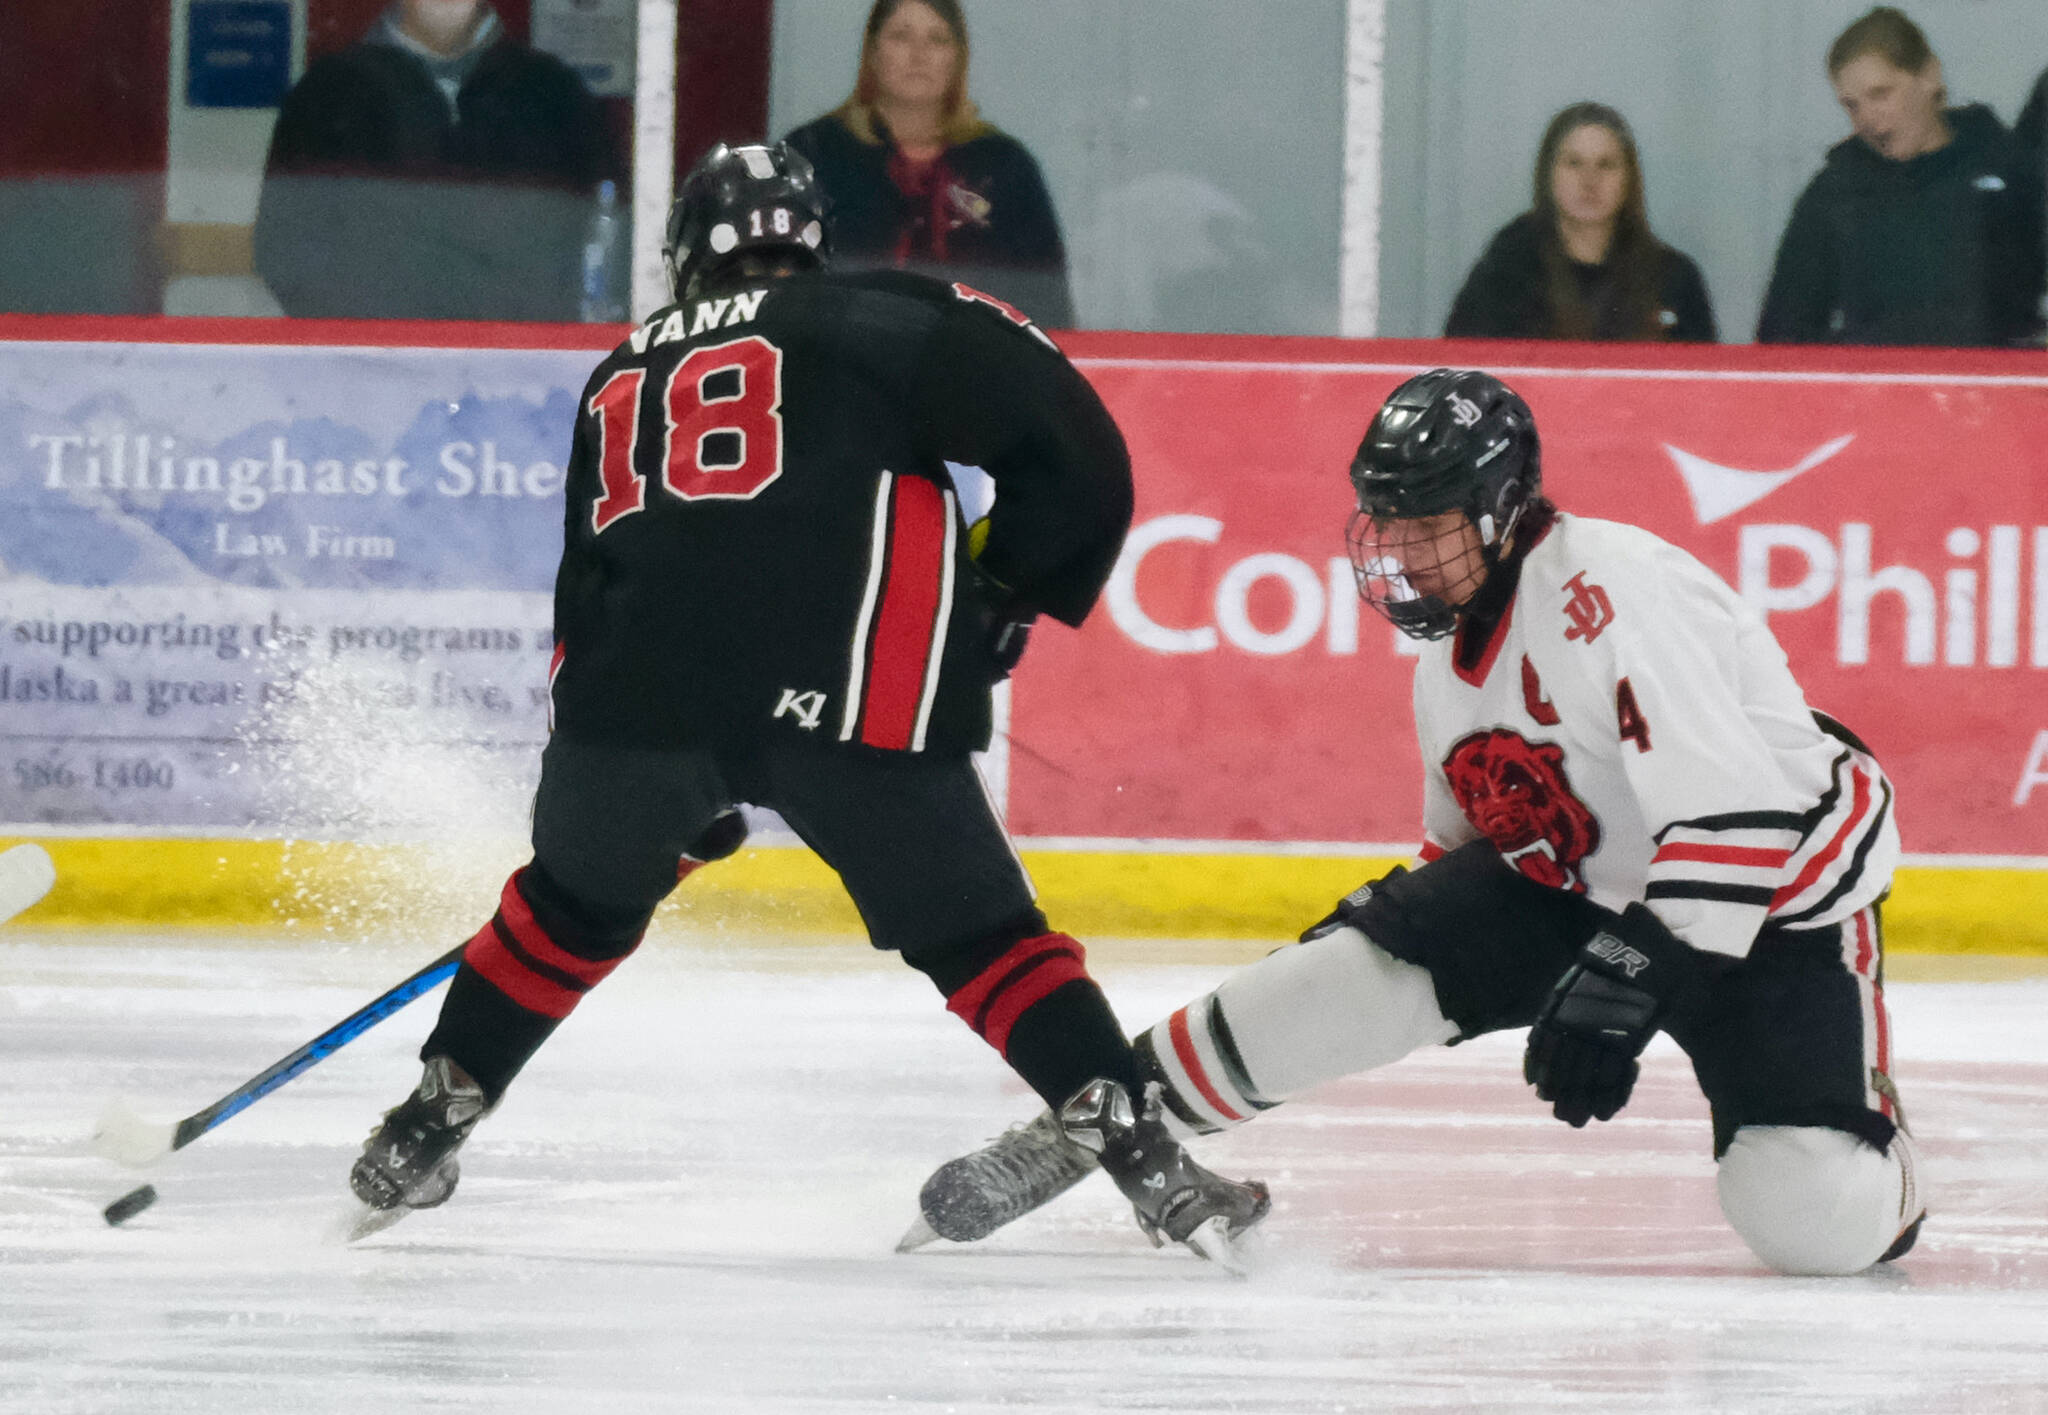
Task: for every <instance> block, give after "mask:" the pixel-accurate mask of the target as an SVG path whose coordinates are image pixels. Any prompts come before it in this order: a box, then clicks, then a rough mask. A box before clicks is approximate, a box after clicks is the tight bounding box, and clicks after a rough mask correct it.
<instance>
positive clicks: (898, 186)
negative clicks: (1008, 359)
mask: <svg viewBox="0 0 2048 1415" xmlns="http://www.w3.org/2000/svg"><path fill="white" fill-rule="evenodd" d="M786 141H787V142H788V143H789V145H790V146H791V147H793V148H796V149H797V150H798V151H799V152H801V153H803V154H804V156H806V157H808V158H809V159H810V160H811V165H812V166H813V167H815V168H816V169H817V173H818V180H819V181H820V182H821V183H822V184H823V185H824V188H825V192H826V194H827V195H828V196H830V197H831V198H832V246H833V250H834V252H835V256H836V259H837V261H838V263H839V265H840V267H841V268H842V269H859V268H861V267H863V266H869V267H873V266H897V267H901V268H906V269H911V270H920V271H923V272H924V273H926V274H929V275H936V276H939V277H941V278H944V279H952V280H961V281H965V282H966V283H967V284H969V285H972V286H974V287H975V288H976V289H979V290H983V291H985V292H987V293H988V294H991V295H995V296H997V297H999V298H1001V299H1004V300H1007V301H1009V302H1010V303H1011V304H1013V305H1015V306H1017V307H1018V308H1019V309H1021V310H1023V311H1024V312H1025V313H1026V314H1028V315H1030V316H1031V318H1032V319H1034V320H1036V321H1037V322H1038V323H1040V324H1043V325H1048V326H1051V327H1053V328H1069V327H1071V326H1072V325H1073V323H1074V302H1073V296H1072V295H1071V293H1069V290H1068V287H1067V252H1066V246H1065V244H1064V243H1063V242H1062V241H1061V239H1060V227H1059V220H1058V218H1057V217H1055V216H1054V215H1053V209H1052V198H1051V196H1050V195H1049V194H1048V193H1047V192H1046V189H1045V179H1044V178H1043V177H1041V176H1040V175H1039V171H1038V163H1037V162H1036V161H1034V160H1033V159H1032V156H1031V154H1030V153H1029V152H1027V151H1026V150H1025V148H1024V145H1023V144H1022V143H1020V142H1018V141H1017V140H1016V139H1015V138H1013V137H1010V136H1008V135H1007V134H1005V133H1003V132H1000V131H998V130H997V129H996V128H995V127H994V126H992V125H991V124H989V123H986V122H984V121H982V118H981V114H980V111H979V110H978V109H976V107H975V106H974V101H973V100H972V99H971V98H969V97H968V96H967V17H966V16H965V15H964V14H963V13H961V9H960V4H959V0H876V3H875V6H874V8H873V9H872V10H870V11H869V12H868V21H867V28H866V30H865V31H864V36H863V38H862V41H861V51H860V77H859V79H858V80H857V81H856V82H855V84H854V88H853V94H852V96H851V97H850V98H848V99H847V100H846V102H844V103H842V104H840V105H839V106H838V107H837V108H835V109H833V110H832V111H831V112H830V113H828V114H826V115H825V116H824V117H822V118H819V119H817V120H815V121H813V122H810V123H806V124H804V125H803V126H802V127H800V128H798V129H796V130H795V131H794V132H792V133H790V134H789V136H788V137H787V139H786Z"/></svg>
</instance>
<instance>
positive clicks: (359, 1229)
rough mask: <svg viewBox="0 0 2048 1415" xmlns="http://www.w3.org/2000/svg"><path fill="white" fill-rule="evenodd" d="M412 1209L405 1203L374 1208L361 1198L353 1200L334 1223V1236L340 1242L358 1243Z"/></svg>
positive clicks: (379, 1231)
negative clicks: (390, 1206)
mask: <svg viewBox="0 0 2048 1415" xmlns="http://www.w3.org/2000/svg"><path fill="white" fill-rule="evenodd" d="M411 1212H412V1210H411V1209H409V1208H407V1207H406V1206H405V1205H404V1204H399V1205H396V1206H395V1207H392V1208H388V1209H373V1208H371V1207H370V1206H369V1205H368V1204H365V1203H363V1202H362V1201H361V1200H356V1201H354V1202H352V1203H351V1204H350V1205H349V1206H348V1208H347V1209H346V1210H345V1211H344V1212H343V1213H342V1215H341V1217H340V1218H338V1219H336V1220H335V1223H334V1238H335V1241H336V1242H339V1243H356V1242H360V1241H361V1240H363V1239H365V1238H368V1237H369V1236H370V1235H371V1234H373V1233H382V1232H383V1231H384V1230H385V1229H387V1228H389V1227H391V1226H392V1225H393V1224H395V1223H397V1222H398V1221H399V1220H400V1219H402V1218H404V1217H405V1216H406V1215H407V1214H409V1213H411Z"/></svg>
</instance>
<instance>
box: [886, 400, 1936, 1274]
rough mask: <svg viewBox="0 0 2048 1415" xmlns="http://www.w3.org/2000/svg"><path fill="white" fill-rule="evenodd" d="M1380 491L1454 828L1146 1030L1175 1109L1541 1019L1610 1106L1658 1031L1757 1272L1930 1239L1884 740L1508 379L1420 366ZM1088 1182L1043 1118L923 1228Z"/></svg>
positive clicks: (1236, 1107)
mask: <svg viewBox="0 0 2048 1415" xmlns="http://www.w3.org/2000/svg"><path fill="white" fill-rule="evenodd" d="M1351 479H1352V483H1353V485H1354V487H1355V489H1356V491H1357V496H1358V510H1357V513H1356V514H1355V515H1354V516H1353V518H1352V521H1351V524H1350V527H1349V530H1348V533H1347V537H1346V539H1347V541H1348V543H1349V547H1350V552H1351V560H1352V564H1353V567H1354V569H1355V571H1356V573H1357V578H1358V586H1359V592H1360V594H1361V595H1362V596H1363V597H1364V598H1365V600H1366V601H1367V602H1368V603H1370V604H1371V605H1372V606H1373V607H1374V608H1375V609H1377V610H1378V611H1379V612H1380V613H1382V614H1383V615H1385V616H1386V617H1387V618H1388V619H1389V620H1391V621H1392V622H1393V623H1394V624H1395V625H1396V626H1397V627H1398V628H1399V629H1401V630H1402V631H1403V632H1404V633H1407V634H1409V635H1412V636H1414V637H1416V638H1419V639H1423V640H1426V641H1427V642H1426V644H1425V646H1424V648H1423V650H1422V657H1421V661H1420V663H1419V665H1418V667H1417V670H1416V676H1415V720H1416V732H1417V736H1418V738H1419V740H1420V744H1421V748H1422V758H1423V762H1424V775H1425V778H1426V785H1425V789H1424V807H1423V841H1422V846H1421V849H1420V850H1419V852H1418V856H1417V863H1416V865H1415V867H1414V868H1412V869H1397V870H1395V871H1394V872H1393V873H1392V874H1390V875H1388V876H1387V877H1386V878H1384V879H1381V880H1377V881H1374V882H1373V883H1371V884H1369V885H1365V886H1361V887H1360V888H1359V889H1358V890H1356V891H1354V892H1353V893H1352V894H1350V895H1349V896H1347V897H1346V898H1345V899H1344V900H1342V901H1341V902H1340V903H1339V904H1338V906H1337V908H1336V909H1335V911H1333V912H1332V913H1331V914H1330V915H1329V916H1328V917H1327V918H1325V919H1324V920H1323V921H1322V922H1320V923H1319V924H1317V925H1316V926H1314V927H1313V928H1311V929H1309V930H1308V932H1307V933H1305V934H1304V935H1303V936H1302V940H1301V942H1300V943H1299V944H1296V945H1294V946H1291V947H1288V948H1284V949H1281V950H1280V951H1278V952H1276V953H1274V954H1271V955H1269V956H1268V957H1266V958H1265V959H1262V960H1261V961H1259V962H1257V963H1254V964H1252V965H1250V966H1249V967H1246V968H1243V969H1240V970H1239V971H1237V972H1236V973H1234V974H1232V975H1231V976H1230V977H1229V978H1228V979H1227V980H1225V982H1224V983H1223V984H1222V985H1221V986H1219V987H1218V988H1217V989H1216V990H1215V991H1214V992H1212V993H1210V994H1208V995H1206V996H1204V997H1201V998H1198V999H1196V1000H1195V1001H1194V1002H1192V1003H1190V1004H1188V1005H1187V1006H1186V1007H1183V1008H1181V1009H1180V1010H1178V1011H1176V1012H1175V1013H1173V1014H1172V1015H1171V1016H1170V1017H1168V1018H1167V1019H1166V1020H1165V1021H1162V1022H1160V1023H1159V1024H1158V1025H1156V1026H1154V1027H1153V1028H1151V1029H1150V1030H1149V1031H1148V1032H1146V1033H1145V1034H1144V1035H1143V1036H1142V1037H1141V1038H1140V1039H1139V1043H1138V1046H1139V1051H1140V1054H1141V1059H1142V1062H1143V1065H1144V1067H1145V1069H1146V1071H1147V1073H1148V1075H1149V1076H1150V1078H1151V1080H1152V1081H1153V1082H1155V1083H1156V1094H1157V1097H1158V1100H1159V1102H1160V1103H1161V1104H1162V1105H1163V1107H1164V1110H1165V1112H1166V1114H1167V1115H1168V1116H1169V1117H1170V1123H1171V1124H1172V1126H1173V1127H1175V1128H1176V1129H1177V1130H1178V1131H1180V1132H1185V1133H1194V1134H1200V1133H1208V1132H1213V1131H1216V1130H1220V1129H1223V1128H1225V1127H1228V1126H1232V1125H1236V1124H1239V1123H1241V1122H1243V1121H1245V1120H1248V1119H1250V1118H1251V1117H1252V1116H1254V1115H1256V1114H1257V1113H1258V1112H1260V1111H1262V1110H1266V1109H1269V1108H1270V1107H1272V1106H1273V1105H1275V1104H1277V1103H1278V1102H1280V1101H1282V1100H1285V1099H1287V1098H1288V1097H1290V1096H1294V1095H1298V1094H1300V1093H1301V1092H1303V1091H1305V1090H1308V1089H1309V1088H1311V1087H1313V1086H1315V1085H1317V1084H1319V1083H1321V1082H1323V1081H1327V1080H1330V1079H1333V1078H1335V1077H1338V1076H1342V1075H1347V1074H1350V1073H1353V1072H1358V1071H1364V1070H1368V1069H1370V1068H1373V1067H1378V1066H1384V1065H1386V1064H1388V1063H1390V1062H1393V1061H1396V1060H1398V1059H1400V1058H1401V1057H1403V1056H1406V1055H1407V1054H1408V1053H1410V1052H1412V1051H1415V1050H1416V1049H1418V1048H1420V1047H1424V1046H1430V1045H1438V1044H1447V1043H1451V1042H1455V1041H1458V1040H1461V1039H1464V1038H1468V1037H1473V1036H1477V1035H1479V1034H1481V1033H1485V1032H1492V1031H1498V1030H1502V1029H1505V1028H1518V1027H1528V1028H1529V1029H1530V1030H1529V1039H1528V1046H1527V1050H1526V1052H1525V1053H1524V1060H1523V1073H1524V1076H1525V1078H1526V1079H1527V1080H1528V1081H1529V1082H1530V1083H1531V1084H1532V1085H1534V1086H1535V1088H1536V1093H1537V1095H1538V1096H1539V1097H1540V1098H1541V1099H1543V1100H1545V1101H1547V1102H1550V1103H1551V1105H1552V1108H1553V1110H1554V1112H1555V1114H1556V1115H1557V1117H1558V1118H1559V1119H1560V1120H1563V1121H1565V1122H1567V1123H1568V1124H1570V1125H1572V1126H1575V1127H1576V1126H1583V1125H1585V1124H1586V1123H1587V1121H1588V1120H1608V1119H1611V1118H1612V1117H1613V1116H1614V1115H1615V1113H1616V1112H1618V1111H1619V1110H1620V1109H1621V1108H1622V1107H1623V1106H1624V1105H1626V1104H1627V1102H1628V1098H1629V1094H1630V1092H1631V1090H1632V1089H1633V1087H1634V1085H1635V1081H1636V1076H1637V1072H1638V1062H1637V1058H1638V1057H1639V1056H1640V1055H1641V1053H1642V1051H1643V1048H1644V1047H1645V1046H1646V1045H1647V1044H1648V1043H1649V1040H1650V1038H1651V1037H1652V1036H1653V1035H1654V1034H1655V1033H1656V1032H1657V1031H1659V1030H1662V1031H1664V1032H1667V1033H1668V1034H1670V1036H1671V1037H1672V1038H1673V1039H1674V1040H1675V1041H1677V1043H1678V1044H1679V1046H1680V1047H1681V1048H1683V1049H1684V1051H1685V1052H1686V1054H1687V1055H1688V1056H1689V1057H1690V1058H1691V1061H1692V1064H1693V1069H1694V1074H1695V1075H1696V1076H1697V1078H1698V1081H1699V1085H1700V1089H1701V1090H1702V1092H1704V1094H1705V1096H1706V1098H1707V1100H1708V1102H1709V1104H1710V1106H1711V1109H1712V1115H1713V1146H1714V1157H1715V1159H1716V1161H1717V1187H1718V1190H1719V1195H1720V1201H1721V1209H1722V1212H1723V1213H1724V1214H1725V1215H1726V1217H1727V1219H1728V1222H1729V1223H1730V1225H1731V1226H1733V1227H1734V1229H1735V1230H1736V1232H1737V1233H1738V1234H1740V1235H1741V1236H1742V1238H1743V1240H1744V1241H1745V1242H1746V1243H1748V1245H1749V1246H1750V1248H1751V1250H1752V1251H1754V1252H1755V1253H1756V1255H1757V1256H1758V1257H1759V1258H1760V1259H1762V1260H1763V1261H1764V1262H1765V1263H1767V1264H1769V1265H1770V1266H1771V1267H1773V1268H1776V1269H1778V1270H1780V1271H1782V1272H1787V1273H1802V1274H1839V1273H1852V1272H1857V1271H1860V1270H1861V1269H1863V1268H1866V1267H1868V1266H1870V1265H1871V1264H1872V1263H1875V1262H1879V1261H1885V1260H1889V1259H1892V1258H1896V1257H1899V1256H1901V1255H1902V1254H1904V1253H1905V1252H1906V1251H1907V1250H1908V1249H1909V1248H1910V1247H1911V1246H1912V1244H1913V1241H1914V1239H1915V1238H1916V1237H1917V1236H1918V1233H1919V1228H1920V1222H1921V1219H1922V1218H1923V1217H1924V1210H1923V1207H1922V1204H1921V1201H1920V1197H1919V1194H1918V1189H1917V1185H1916V1182H1915V1175H1914V1167H1915V1162H1914V1151H1913V1146H1912V1142H1911V1140H1910V1138H1909V1137H1908V1135H1907V1133H1906V1130H1905V1128H1904V1119H1903V1117H1902V1116H1901V1114H1900V1112H1899V1106H1898V1097H1897V1094H1896V1092H1895V1090H1894V1089H1893V1086H1892V1082H1891V1078H1890V1070H1891V1059H1890V1042H1889V1036H1888V1024H1887V1019H1886V1016H1885V1008H1884V994H1883V966H1882V965H1883V950H1882V937H1881V929H1880V923H1879V914H1878V911H1879V904H1880V903H1881V901H1882V900H1883V899H1884V897H1885V895H1886V893H1887V892H1888V891H1889V889H1890V885H1891V876H1892V871H1893V868H1894V866H1895V865H1896V863H1897V860H1898V854H1899V841H1898V831H1897V827H1896V824H1895V822H1894V819H1893V812H1892V788H1891V785H1890V783H1889V782H1888V781H1887V780H1886V779H1885V776H1884V773H1883V771H1882V770H1881V769H1880V768H1879V766H1878V764H1877V762H1876V761H1875V760H1874V759H1873V758H1872V756H1871V754H1870V752H1869V751H1868V750H1867V749H1866V748H1865V747H1864V746H1863V744H1862V743H1861V742H1859V741H1858V740H1857V739H1856V737H1855V736H1854V735H1853V734H1851V733H1850V732H1849V731H1848V730H1847V729H1845V728H1844V727H1842V726H1841V725H1840V724H1838V723H1835V722H1833V721H1832V720H1830V719H1828V718H1826V717H1824V716H1821V715H1820V714H1818V713H1815V712H1813V711H1812V710H1811V709H1810V708H1809V707H1808V705H1807V703H1806V701H1805V698H1804V696H1803V695H1802V694H1801V692H1800V688H1799V685H1798V683H1797V682H1796V681H1795V680H1794V679H1793V677H1792V674H1791V672H1790V670H1789V668H1788V667H1787V664H1786V660H1785V655H1784V652H1783V651H1782V650H1781V649H1780V648H1779V647H1778V644H1777V642H1776V640H1775V639H1773V638H1772V636H1771V633H1770V631H1769V629H1768V628H1767V627H1766V625H1765V624H1764V622H1763V620H1762V618H1761V616H1760V615H1759V614H1758V613H1757V612H1756V611H1755V610H1753V609H1751V608H1750V607H1749V606H1748V605H1747V604H1745V603H1744V602H1743V601H1742V600H1741V599H1740V598H1738V597H1737V596H1736V595H1735V593H1734V592H1733V591H1732V590H1731V589H1730V588H1729V587H1728V586H1727V585H1726V584H1725V583H1724V582H1723V581H1721V580H1720V579H1719V578H1718V577H1717V576H1715V575H1714V574H1713V572H1711V571H1710V570H1708V569H1707V568H1706V567H1705V566H1703V565H1701V564H1700V563H1699V562H1698V561H1697V560H1695V559H1693V557H1692V556H1690V555H1688V554H1686V553H1685V552H1684V551H1681V550H1679V549H1677V548H1676V547H1674V546H1672V545H1669V544H1667V543H1666V542H1664V541H1662V540H1659V539H1658V538H1657V537H1656V536H1653V535H1651V534H1650V533H1649V532H1647V531H1644V530H1640V529H1638V528H1636V527H1633V526H1628V525H1622V524H1619V523H1616V522H1612V521H1600V520H1593V519H1590V518H1586V517H1580V516H1574V515H1571V514H1568V513H1564V512H1560V511H1558V510H1557V509H1556V508H1555V507H1554V506H1553V505H1552V504H1551V503H1550V502H1549V501H1548V500H1546V499H1545V498H1544V497H1543V495H1542V481H1541V458H1540V448H1539V443H1538V439H1537V433H1536V426H1535V420H1534V418H1533V417H1532V415H1531V414H1530V412H1529V409H1528V407H1527V405H1526V404H1524V403H1523V401H1522V400H1521V398H1519V397H1518V396H1516V394H1515V393H1514V392H1513V391H1512V390H1510V389H1509V388H1508V387H1507V386H1506V385H1504V384H1503V383H1501V382H1500V381H1499V380H1498V379H1495V378H1493V377H1491V376H1489V375H1487V374H1484V373H1480V372H1475V371H1469V370H1453V369H1437V370H1434V371H1432V372H1430V373H1426V374H1423V375H1421V376H1420V377H1417V378H1414V379H1410V380H1409V381H1408V382H1406V383H1404V384H1402V385H1401V386H1400V387H1399V388H1397V389H1395V390H1394V392H1393V394H1392V395H1391V396H1390V397H1389V398H1388V399H1387V401H1386V403H1385V404H1384V405H1383V406H1382V407H1381V408H1380V410H1379V412H1378V414H1377V416H1375V417H1374V419H1373V421H1372V424H1371V426H1370V428H1369V429H1368V430H1367V432H1366V435H1365V439H1364V441H1363V442H1362V444H1361V445H1360V447H1359V450H1358V454H1357V457H1356V458H1355V459H1354V461H1353V463H1352V467H1351ZM1091 1168H1092V1157H1090V1156H1088V1155H1087V1154H1086V1153H1085V1152H1077V1151H1075V1150H1074V1149H1073V1147H1072V1146H1070V1145H1067V1144H1066V1143H1065V1142H1064V1141H1063V1140H1062V1139H1061V1137H1060V1135H1059V1132H1058V1129H1057V1127H1056V1126H1053V1125H1051V1124H1049V1123H1047V1118H1046V1117H1041V1118H1040V1119H1039V1120H1038V1121H1035V1122H1033V1123H1032V1124H1030V1125H1028V1126H1022V1127H1018V1128H1016V1129H1013V1130H1012V1131H1010V1132H1009V1133H1008V1134H1006V1135H1004V1136H1003V1137H1001V1138H1000V1139H998V1140H997V1141H995V1142H994V1143H993V1144H991V1145H990V1146H989V1147H988V1148H986V1149H984V1150H981V1151H977V1152H976V1153H974V1154H971V1155H968V1156H964V1157H962V1158H961V1159H957V1160H954V1161H952V1162H951V1163H949V1164H947V1165H945V1166H942V1167H941V1168H940V1169H939V1170H938V1171H937V1172H936V1173H934V1174H933V1176H932V1177H931V1179H930V1180H929V1181H928V1182H927V1183H926V1186H925V1189H924V1192H923V1194H922V1195H921V1208H922V1211H923V1217H922V1221H921V1222H920V1223H919V1224H918V1225H917V1226H916V1227H915V1228H913V1230H912V1234H911V1235H910V1238H909V1239H907V1240H906V1241H907V1242H914V1241H916V1240H918V1239H922V1238H926V1237H927V1236H928V1235H931V1234H936V1235H938V1236H941V1237H949V1238H954V1239H959V1240H964V1239H971V1238H977V1237H980V1236H983V1235H984V1234H985V1233H987V1232H992V1231H993V1230H994V1229H995V1228H997V1227H999V1226H1001V1224H1003V1223H1006V1222H1008V1221H1009V1220H1010V1219H1013V1218H1015V1217H1017V1216H1018V1215H1019V1214H1022V1213H1025V1212H1028V1211H1029V1210H1030V1209H1031V1208H1034V1207H1036V1206H1037V1205H1038V1204H1041V1203H1043V1202H1045V1201H1046V1200H1047V1199H1049V1198H1051V1197H1053V1195H1055V1194H1057V1193H1059V1192H1061V1191H1062V1190H1064V1189H1065V1188H1066V1187H1068V1186H1069V1185H1071V1184H1073V1183H1075V1182H1078V1180H1079V1179H1080V1178H1082V1177H1085V1175H1086V1174H1087V1173H1088V1172H1089V1170H1090V1169H1091Z"/></svg>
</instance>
